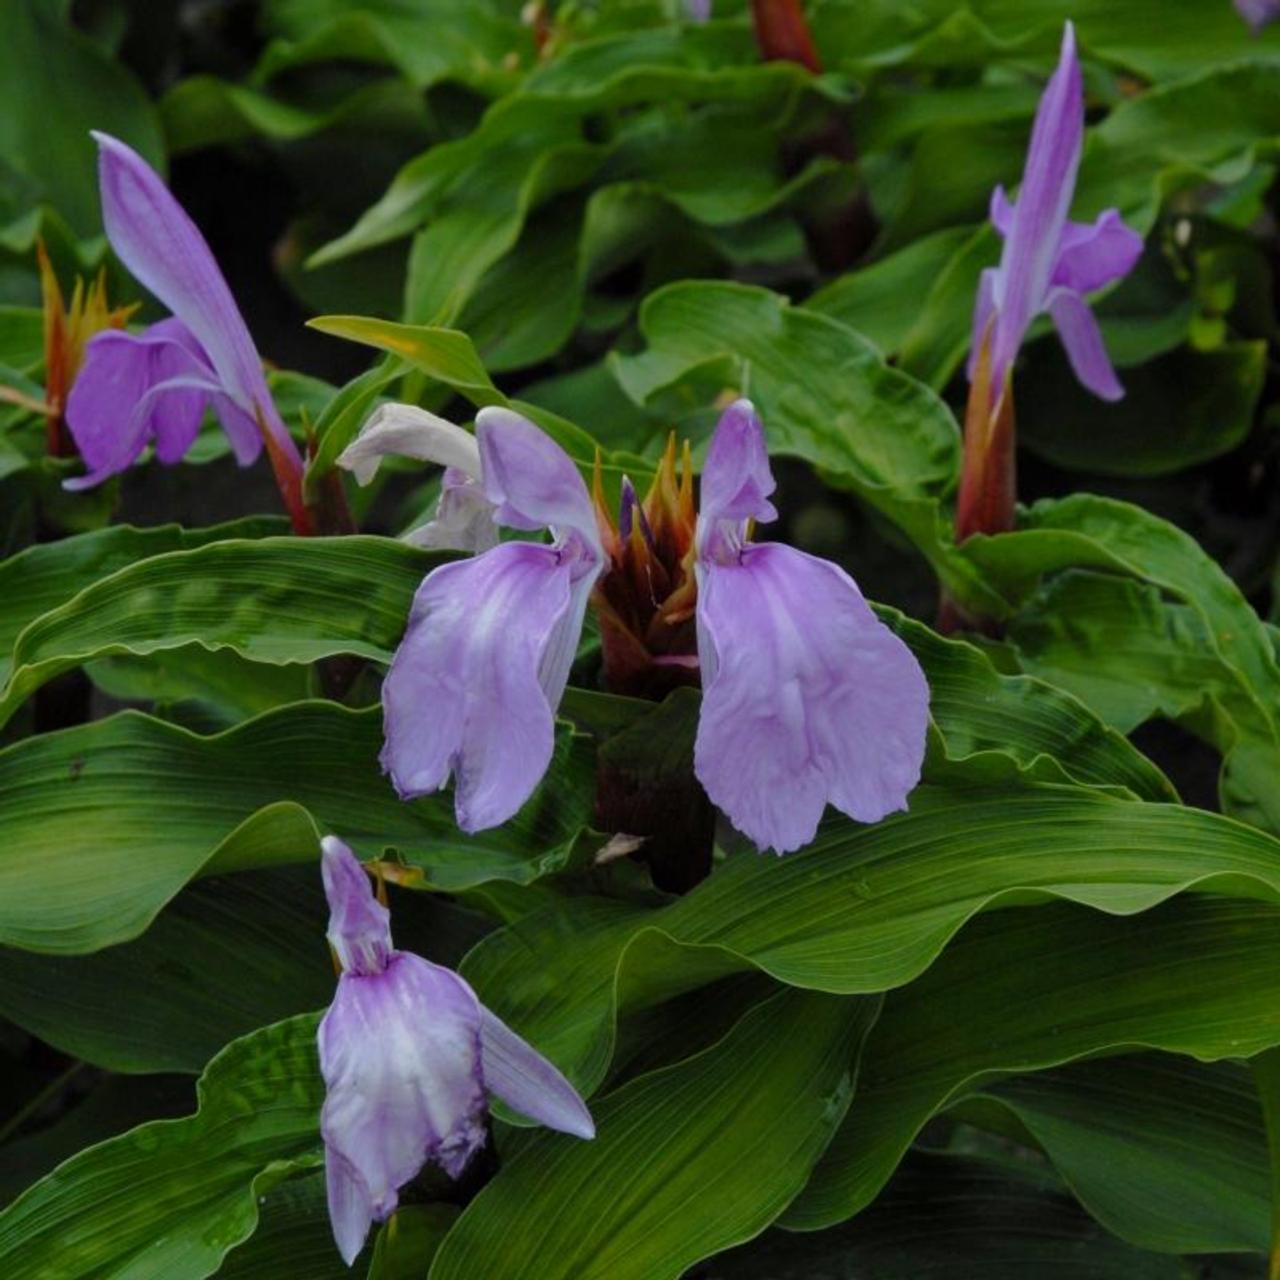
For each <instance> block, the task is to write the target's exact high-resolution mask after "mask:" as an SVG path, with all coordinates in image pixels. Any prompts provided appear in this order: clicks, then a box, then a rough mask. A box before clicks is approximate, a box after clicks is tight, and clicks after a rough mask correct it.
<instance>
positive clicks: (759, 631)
mask: <svg viewBox="0 0 1280 1280" xmlns="http://www.w3.org/2000/svg"><path fill="white" fill-rule="evenodd" d="M698 656H699V659H700V660H701V664H702V672H703V695H702V710H701V714H700V717H699V720H698V734H697V740H696V743H695V748H694V768H695V771H696V773H697V775H698V780H699V781H700V782H701V783H702V785H703V787H704V788H705V789H706V791H707V794H708V796H710V798H711V800H712V802H713V803H714V804H715V805H716V806H717V807H718V808H719V809H721V810H722V811H723V812H724V814H725V815H726V816H727V817H728V818H729V820H730V821H731V822H732V823H733V825H734V826H735V827H737V828H738V829H739V830H740V831H742V832H743V833H744V834H745V835H747V836H748V837H750V839H751V840H753V841H754V842H755V844H756V845H757V846H758V847H759V848H760V849H768V848H773V849H776V850H777V851H778V852H779V853H786V852H789V851H790V850H792V849H798V848H800V847H801V846H802V845H804V844H807V843H808V842H809V841H810V840H812V839H813V835H814V832H815V831H816V830H817V826H818V822H819V820H820V819H821V817H822V812H823V808H824V806H825V805H826V804H827V803H828V802H829V803H831V804H832V805H834V806H835V807H836V808H837V809H840V810H841V811H842V812H844V813H846V814H848V815H849V816H850V817H852V818H856V819H857V820H858V821H860V822H875V821H878V820H879V819H880V818H882V817H884V816H885V815H886V814H888V813H891V812H893V811H894V810H895V809H901V808H904V807H905V806H906V799H907V795H908V793H909V792H910V791H911V789H912V788H913V787H914V786H915V785H916V783H917V781H918V780H919V777H920V766H921V762H922V760H923V758H924V745H925V732H926V728H927V725H928V705H929V689H928V685H927V683H926V681H925V678H924V673H923V672H922V671H921V669H920V665H919V663H918V662H917V661H916V659H915V657H914V656H913V655H912V653H911V651H910V650H909V649H908V648H907V646H906V645H905V644H903V642H902V641H901V640H899V639H898V637H897V636H895V635H894V634H893V632H892V631H890V630H889V628H888V627H886V626H885V625H884V624H883V623H881V622H880V621H879V620H878V619H877V618H876V617H875V615H874V614H873V613H872V612H871V609H870V608H869V607H868V605H867V604H866V602H865V601H864V600H863V598H862V594H861V592H860V591H859V590H858V588H857V586H856V585H855V584H854V582H853V580H852V579H851V578H850V577H849V576H848V575H847V574H846V573H844V572H843V570H841V569H839V568H837V567H836V566H835V565H833V564H830V563H828V562H827V561H825V560H819V559H818V558H817V557H815V556H810V555H806V554H805V553H804V552H802V551H797V550H795V549H794V548H792V547H785V546H781V545H778V544H774V543H762V544H758V545H753V546H748V547H746V548H745V549H744V550H743V551H742V552H741V555H740V557H739V559H738V561H737V562H736V563H727V564H726V563H705V562H703V563H700V564H699V566H698Z"/></svg>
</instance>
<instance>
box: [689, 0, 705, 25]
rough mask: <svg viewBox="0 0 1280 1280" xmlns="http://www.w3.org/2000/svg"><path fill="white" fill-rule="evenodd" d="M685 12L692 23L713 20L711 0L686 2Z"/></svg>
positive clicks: (690, 0)
mask: <svg viewBox="0 0 1280 1280" xmlns="http://www.w3.org/2000/svg"><path fill="white" fill-rule="evenodd" d="M684 11H685V13H686V14H687V15H688V17H689V21H690V22H709V21H710V20H711V0H684Z"/></svg>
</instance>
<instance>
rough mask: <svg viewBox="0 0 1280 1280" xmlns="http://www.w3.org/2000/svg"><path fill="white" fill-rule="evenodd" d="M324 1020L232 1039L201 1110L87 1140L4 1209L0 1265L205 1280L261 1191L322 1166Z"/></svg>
mask: <svg viewBox="0 0 1280 1280" xmlns="http://www.w3.org/2000/svg"><path fill="white" fill-rule="evenodd" d="M315 1028H316V1019H315V1017H314V1016H306V1017H302V1018H294V1019H291V1020H290V1021H288V1022H281V1023H277V1024H276V1025H275V1026H272V1027H267V1028H265V1029H264V1030H262V1031H257V1032H255V1033H254V1034H253V1035H251V1036H247V1037H245V1038H244V1039H243V1040H237V1041H235V1042H234V1043H233V1044H230V1045H228V1046H227V1048H226V1049H224V1050H223V1051H222V1053H220V1054H219V1055H218V1056H217V1057H216V1058H215V1059H214V1060H213V1061H212V1062H211V1063H210V1064H209V1066H208V1068H207V1070H206V1071H205V1073H204V1075H202V1076H201V1078H200V1083H199V1085H198V1086H197V1096H198V1099H199V1109H198V1111H197V1112H196V1114H195V1115H192V1116H189V1117H187V1118H186V1119H183V1120H176V1121H175V1120H166V1121H160V1122H158V1123H154V1124H146V1125H143V1126H142V1127H141V1128H138V1129H133V1130H131V1131H130V1132H129V1133H126V1134H123V1135H122V1136H120V1137H118V1138H112V1139H111V1140H110V1141H107V1142H104V1143H101V1144H100V1145H99V1146H96V1147H90V1148H89V1149H88V1150H87V1151H82V1152H81V1153H80V1154H79V1155H76V1156H73V1157H72V1158H71V1159H70V1160H68V1161H67V1162H66V1163H65V1164H63V1165H61V1166H59V1168H58V1169H57V1170H55V1171H54V1172H53V1173H51V1174H49V1175H48V1176H47V1177H45V1178H42V1179H41V1180H40V1181H39V1182H37V1183H36V1184H35V1186H33V1187H31V1188H30V1189H29V1190H28V1191H27V1192H26V1193H25V1194H24V1195H22V1196H21V1197H19V1198H18V1200H16V1201H15V1202H14V1203H13V1204H12V1205H10V1206H9V1208H8V1209H6V1210H5V1212H4V1213H3V1214H0V1269H2V1270H3V1271H4V1273H5V1274H6V1275H11V1276H14V1277H18V1276H21V1277H22V1278H23V1280H60V1278H61V1277H65V1276H67V1275H75V1276H82V1277H85V1278H86V1280H87V1278H88V1277H90V1276H104V1277H105V1276H124V1275H128V1274H130V1273H132V1274H135V1275H142V1274H148V1273H149V1274H151V1275H155V1276H164V1277H166V1280H200V1278H202V1277H204V1276H208V1275H212V1274H213V1273H214V1272H215V1271H217V1269H218V1267H219V1266H220V1264H221V1262H222V1259H223V1258H224V1256H225V1255H226V1254H227V1252H228V1250H230V1249H232V1248H234V1247H235V1246H236V1245H238V1244H240V1243H241V1242H242V1241H243V1240H245V1239H247V1238H248V1237H249V1236H250V1235H251V1234H252V1233H253V1230H254V1228H255V1227H256V1226H257V1224H258V1215H259V1205H260V1201H261V1198H262V1197H264V1196H266V1195H267V1194H268V1193H269V1192H270V1191H271V1190H272V1189H273V1188H274V1187H276V1186H278V1185H279V1184H280V1183H281V1182H282V1181H283V1180H284V1179H286V1178H288V1177H289V1176H290V1175H291V1174H294V1173H296V1172H300V1171H304V1170H309V1169H312V1168H314V1167H315V1166H316V1165H317V1164H319V1162H320V1159H321V1156H320V1151H319V1133H318V1130H317V1123H318V1120H317V1117H318V1113H319V1108H320V1102H321V1099H322V1093H323V1086H322V1083H321V1080H320V1071H319V1067H318V1065H317V1062H316V1049H315Z"/></svg>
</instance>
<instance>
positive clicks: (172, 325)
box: [66, 133, 302, 522]
mask: <svg viewBox="0 0 1280 1280" xmlns="http://www.w3.org/2000/svg"><path fill="white" fill-rule="evenodd" d="M94 137H95V139H96V140H97V143H98V148H99V152H98V180H99V186H100V188H101V193H102V218H103V223H104V225H105V226H106V231H107V238H108V239H109V240H110V241H111V245H112V248H113V249H115V251H116V254H117V256H118V257H119V258H120V261H121V262H123V263H124V265H125V266H126V267H128V269H129V271H130V272H131V273H132V274H133V276H134V278H135V279H137V280H138V281H140V282H141V283H142V284H143V285H145V286H146V287H147V288H148V289H149V290H150V291H151V292H152V293H153V294H155V296H156V297H157V298H159V299H160V301H161V302H163V303H164V304H165V306H167V307H168V308H169V310H170V311H172V312H173V315H172V316H171V317H170V318H169V319H167V320H162V321H161V322H160V323H159V324H155V325H152V326H151V327H150V328H149V329H147V330H146V331H145V332H144V333H141V334H130V333H124V332H107V333H102V334H99V335H98V336H97V337H95V338H94V339H93V340H92V341H91V342H90V343H89V346H88V351H87V353H86V358H85V362H84V366H83V367H82V369H81V370H80V373H79V375H78V377H77V378H76V380H75V384H74V385H73V387H72V389H71V394H70V397H69V399H68V402H67V425H68V426H69V427H70V429H71V434H72V436H73V437H74V438H75V442H76V445H77V447H78V448H79V450H80V453H81V455H82V456H83V458H84V460H85V462H86V463H87V464H88V467H89V474H88V475H86V476H81V477H79V478H78V479H75V480H69V481H67V482H66V484H67V487H68V488H69V489H87V488H91V487H92V486H94V485H97V484H100V483H101V482H102V481H103V480H105V479H106V478H107V477H108V476H111V475H115V474H116V473H117V472H120V471H123V470H124V469H125V468H126V467H128V466H130V465H131V464H132V463H133V461H134V460H135V459H136V458H137V456H138V454H139V453H141V452H142V450H143V448H144V447H145V446H146V444H147V443H148V442H149V441H151V440H154V441H155V444H156V453H157V455H158V456H159V458H160V460H161V461H162V462H176V461H178V460H179V459H180V458H182V457H183V456H184V455H185V454H186V452H187V450H188V449H189V448H190V447H191V444H192V441H193V440H194V439H195V437H196V433H197V432H198V430H199V428H200V421H201V418H202V417H203V415H204V411H205V409H206V407H207V406H208V405H210V404H212V405H213V408H214V410H215V412H216V413H217V415H218V418H219V421H220V422H221V423H222V427H223V430H225V431H226V433H227V437H228V439H229V440H230V441H231V448H232V450H233V452H234V453H235V455H236V459H237V461H238V462H239V463H240V464H241V465H242V466H248V465H249V464H250V463H251V462H253V461H254V460H255V459H256V458H257V457H258V454H259V453H260V452H261V450H262V445H263V441H264V439H265V441H266V444H267V446H268V450H269V452H270V454H271V459H272V463H273V465H274V466H275V467H276V470H277V475H278V476H280V475H281V474H282V469H283V472H284V473H287V474H288V475H289V476H290V477H291V480H292V482H294V483H297V482H300V480H301V475H302V459H301V457H300V456H299V454H298V450H297V447H296V446H295V445H294V443H293V440H292V438H291V437H290V435H289V432H288V431H287V430H286V428H285V425H284V423H283V422H282V421H281V419H280V415H279V413H278V411H277V410H276V407H275V403H274V401H273V400H272V398H271V393H270V392H269V391H268V390H267V383H266V379H265V377H264V376H263V372H262V359H261V357H260V356H259V355H258V352H257V350H256V348H255V347H254V345H253V339H252V338H251V337H250V336H249V330H248V328H247V327H246V326H245V323H244V319H243V318H242V317H241V315H240V312H239V311H238V310H237V308H236V304H235V300H234V299H233V298H232V296H231V290H230V289H229V288H228V287H227V282H226V281H225V280H224V279H223V277H222V273H221V271H219V270H218V264H217V263H216V262H215V261H214V258H213V254H212V253H211V252H210V250H209V246H208V245H207V244H206V243H205V240H204V237H203V236H202V235H201V234H200V232H199V230H198V229H197V227H196V225H195V223H193V222H192V221H191V219H190V218H189V217H188V216H187V214H186V213H185V211H184V210H183V208H182V206H181V205H179V204H178V202H177V201H176V200H175V199H174V198H173V196H172V195H171V194H170V192H169V189H168V188H167V187H166V186H165V185H164V183H163V182H162V181H161V179H160V177H159V175H158V174H156V172H155V171H154V170H153V169H152V168H151V167H150V166H149V165H148V164H147V162H146V161H145V160H143V159H142V157H141V156H140V155H138V154H137V152H135V151H134V150H132V148H130V147H128V146H126V145H125V144H124V143H123V142H120V141H118V140H117V139H115V138H112V137H109V136H108V135H107V134H104V133H95V134H94ZM289 498H290V495H289V494H288V493H286V500H289ZM296 501H297V503H298V505H299V507H300V503H301V493H300V490H299V491H298V493H297V494H296ZM293 509H294V503H293V502H290V510H291V513H293ZM295 522H296V516H295Z"/></svg>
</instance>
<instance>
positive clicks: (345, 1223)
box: [324, 1147, 373, 1266]
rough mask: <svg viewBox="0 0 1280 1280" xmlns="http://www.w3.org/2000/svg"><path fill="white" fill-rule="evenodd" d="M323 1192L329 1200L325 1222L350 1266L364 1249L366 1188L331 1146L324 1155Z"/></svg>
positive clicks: (368, 1219) (369, 1212)
mask: <svg viewBox="0 0 1280 1280" xmlns="http://www.w3.org/2000/svg"><path fill="white" fill-rule="evenodd" d="M324 1174H325V1189H326V1191H327V1192H328V1197H329V1222H330V1224H331V1225H332V1227H333V1238H334V1242H335V1243H336V1244H337V1246H338V1252H339V1253H340V1254H341V1255H342V1260H343V1262H345V1263H346V1264H347V1266H351V1265H352V1264H353V1263H354V1262H355V1260H356V1258H358V1257H359V1256H360V1250H361V1249H363V1248H364V1242H365V1238H366V1237H367V1236H368V1234H369V1228H370V1226H371V1225H372V1224H373V1205H372V1203H371V1202H370V1200H369V1189H368V1187H366V1186H365V1185H364V1182H363V1180H362V1179H361V1177H360V1175H359V1174H358V1173H357V1172H356V1170H355V1167H354V1166H353V1165H352V1164H351V1162H350V1161H349V1160H345V1159H343V1157H342V1156H341V1155H339V1154H338V1152H337V1150H336V1149H335V1148H333V1147H326V1148H325V1153H324Z"/></svg>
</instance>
